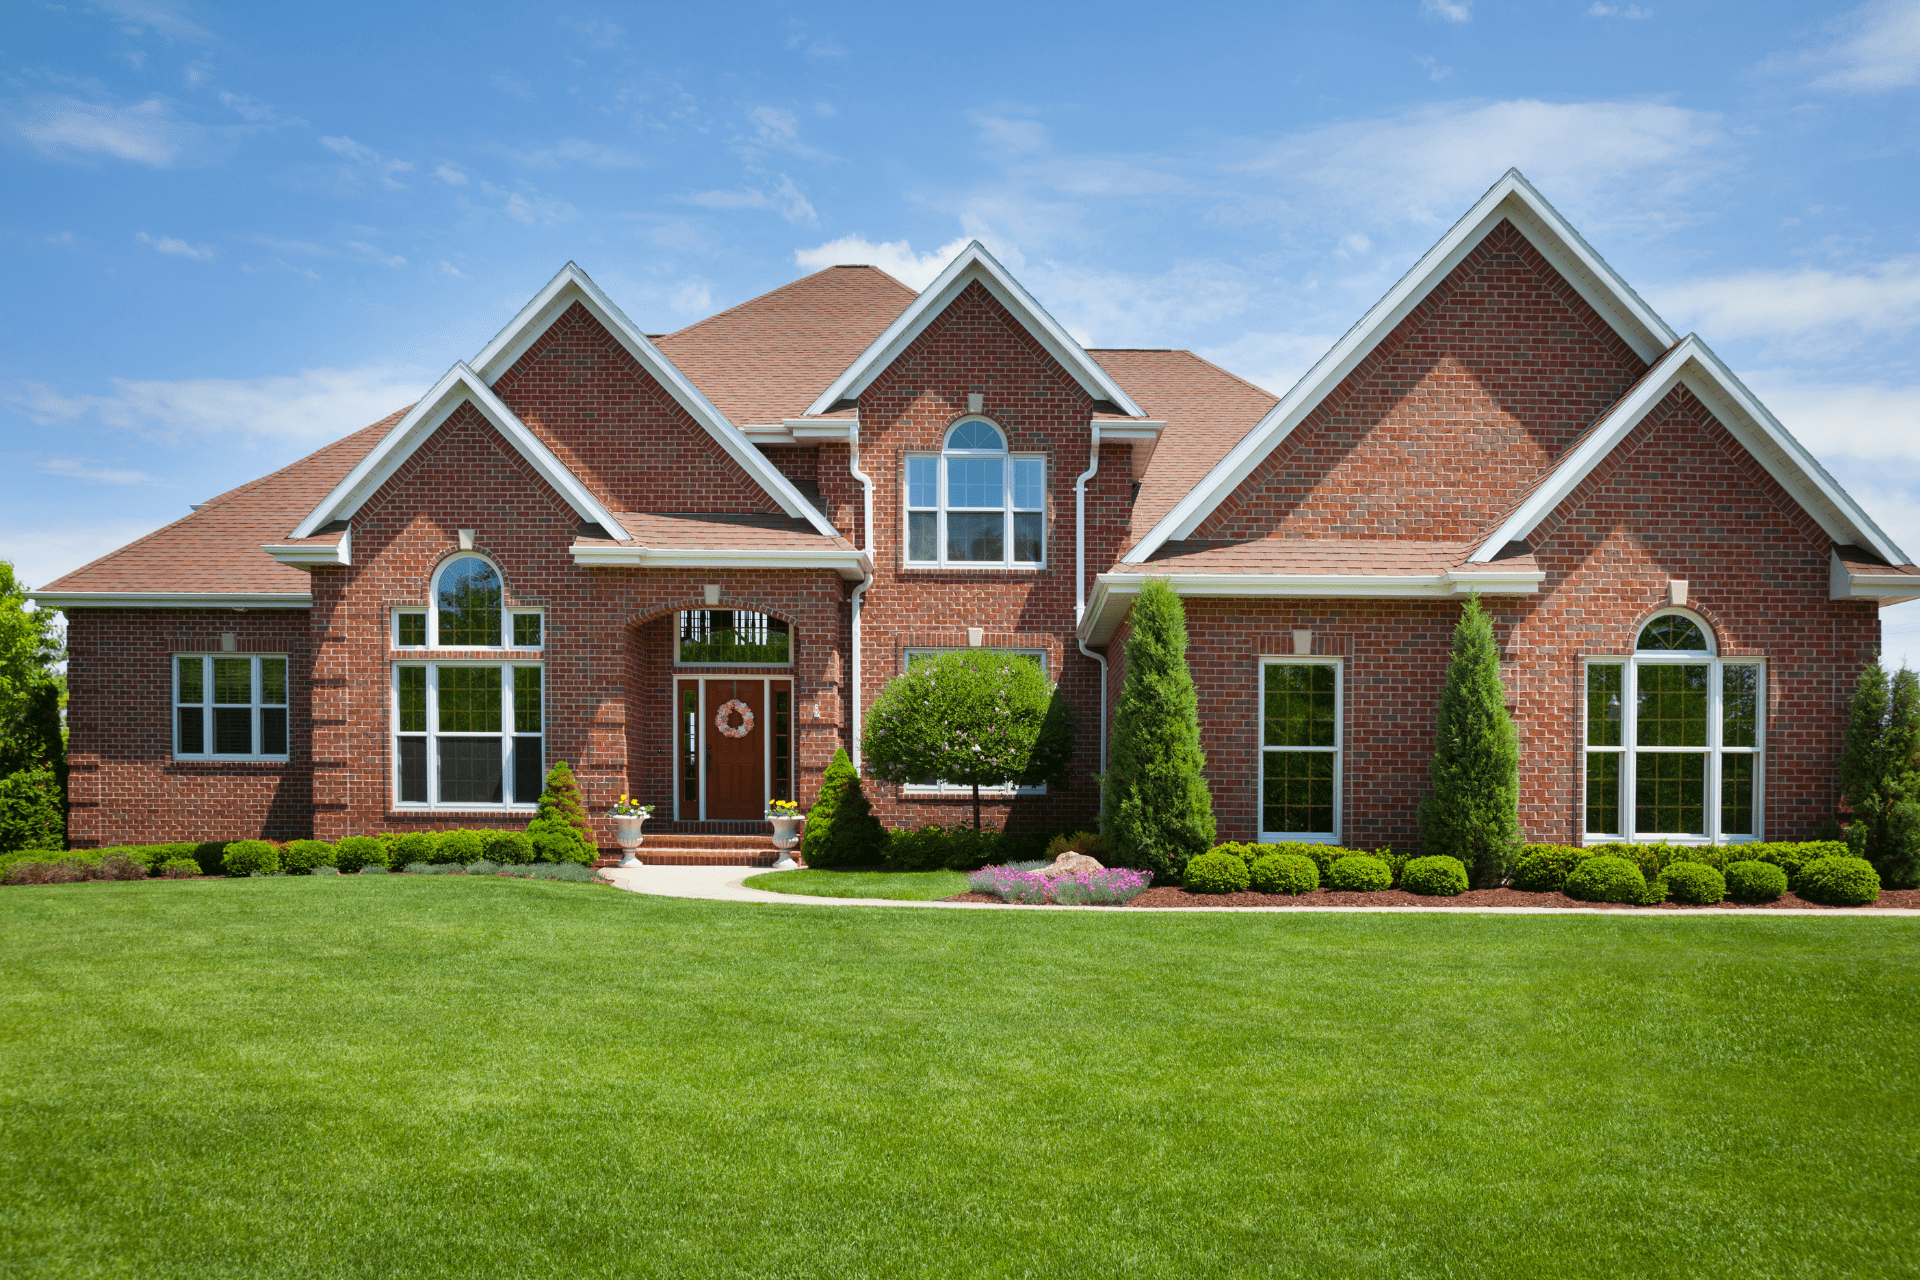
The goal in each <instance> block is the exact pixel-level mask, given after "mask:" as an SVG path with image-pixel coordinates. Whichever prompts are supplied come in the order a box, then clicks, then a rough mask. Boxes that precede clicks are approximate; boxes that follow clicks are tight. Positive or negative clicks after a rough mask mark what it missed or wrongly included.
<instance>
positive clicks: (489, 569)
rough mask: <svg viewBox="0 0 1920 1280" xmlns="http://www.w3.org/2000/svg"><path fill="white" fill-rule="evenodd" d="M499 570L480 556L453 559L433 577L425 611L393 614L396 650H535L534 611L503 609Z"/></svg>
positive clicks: (539, 635)
mask: <svg viewBox="0 0 1920 1280" xmlns="http://www.w3.org/2000/svg"><path fill="white" fill-rule="evenodd" d="M504 594H505V592H504V590H503V586H502V583H501V580H500V570H499V569H498V568H496V567H495V566H494V565H493V564H492V563H491V562H490V561H488V560H485V559H483V558H482V557H480V556H475V555H466V556H459V557H457V558H455V559H452V560H449V561H447V563H445V564H443V565H441V566H440V568H439V569H438V570H437V571H436V572H435V573H434V575H433V579H432V582H431V583H430V585H429V587H428V590H427V600H428V605H427V607H426V608H424V609H421V608H417V607H416V608H406V607H402V608H399V609H395V610H394V612H393V637H392V643H393V647H394V648H396V649H539V648H542V647H544V645H543V635H544V631H545V619H544V617H543V615H542V613H541V611H540V610H538V609H513V608H507V607H505V606H504V600H503V597H504Z"/></svg>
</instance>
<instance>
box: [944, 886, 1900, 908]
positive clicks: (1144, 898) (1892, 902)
mask: <svg viewBox="0 0 1920 1280" xmlns="http://www.w3.org/2000/svg"><path fill="white" fill-rule="evenodd" d="M947 901H948V902H994V903H997V902H999V901H1000V899H999V898H997V897H995V896H994V895H993V894H991V893H963V894H959V895H958V896H956V897H952V898H948V899H947ZM1127 905H1128V906H1130V907H1598V908H1599V909H1601V910H1602V911H1704V910H1707V908H1705V907H1694V906H1686V905H1684V904H1682V903H1678V902H1663V903H1661V904H1660V905H1659V906H1657V907H1637V906H1631V905H1629V904H1627V903H1623V902H1582V901H1580V900H1579V899H1578V898H1569V897H1568V896H1567V895H1566V894H1564V893H1523V892H1521V891H1520V890H1518V889H1469V890H1467V892H1465V893H1463V894H1461V895H1460V896H1459V897H1456V898H1428V897H1423V896H1422V895H1420V894H1417V893H1408V892H1406V891H1405V890H1404V889H1386V890H1383V891H1381V892H1379V893H1338V892H1335V891H1334V890H1332V889H1316V890H1314V891H1313V892H1312V893H1303V894H1301V895H1300V896H1299V897H1297V898H1295V897H1291V896H1289V895H1287V894H1284V893H1252V892H1248V893H1188V892H1187V891H1186V890H1185V889H1182V888H1180V887H1178V886H1177V885H1161V886H1159V887H1158V888H1153V889H1148V890H1147V891H1146V892H1145V893H1143V894H1141V895H1140V896H1139V897H1137V898H1135V899H1134V900H1133V901H1132V902H1129V903H1128V904H1127ZM1715 907H1716V908H1719V909H1731V910H1735V911H1778V910H1781V909H1783V908H1787V907H1793V908H1802V909H1806V910H1811V911H1871V910H1873V909H1874V908H1875V907H1910V908H1920V889H1882V890H1881V891H1880V901H1878V902H1876V903H1873V904H1871V905H1869V906H1865V907H1829V906H1824V905H1822V904H1821V903H1818V902H1808V901H1807V900H1806V899H1805V898H1802V897H1800V896H1799V895H1798V894H1793V893H1789V894H1787V895H1786V896H1785V897H1784V898H1781V899H1780V900H1779V901H1778V902H1759V903H1751V902H1732V901H1728V902H1721V903H1716V904H1715Z"/></svg>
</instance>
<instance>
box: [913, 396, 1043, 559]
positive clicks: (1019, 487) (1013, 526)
mask: <svg viewBox="0 0 1920 1280" xmlns="http://www.w3.org/2000/svg"><path fill="white" fill-rule="evenodd" d="M944 444H945V447H944V448H943V449H942V450H941V451H940V452H939V453H937V454H930V453H929V454H908V455H907V475H906V482H907V483H906V489H907V492H906V498H907V563H908V564H913V565H949V566H956V567H972V566H990V565H1003V566H1009V567H1012V566H1018V567H1022V568H1025V567H1030V566H1031V567H1039V566H1040V565H1042V564H1044V563H1045V562H1046V558H1047V556H1046V543H1047V461H1046V459H1045V458H1041V457H1033V456H1022V455H1020V454H1010V453H1008V452H1007V440H1006V437H1005V436H1003V435H1002V434H1001V433H1000V429H999V428H998V427H996V426H994V425H993V424H992V423H990V422H987V421H986V420H984V419H981V418H966V419H963V420H961V421H960V422H957V423H955V424H954V425H953V426H952V427H951V428H950V429H949V430H948V431H947V438H946V440H945V442H944Z"/></svg>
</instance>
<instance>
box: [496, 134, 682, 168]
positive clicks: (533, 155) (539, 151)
mask: <svg viewBox="0 0 1920 1280" xmlns="http://www.w3.org/2000/svg"><path fill="white" fill-rule="evenodd" d="M501 151H502V153H503V154H505V155H508V156H511V157H512V158H513V159H514V160H515V161H516V162H518V163H520V164H524V165H529V166H532V167H535V168H542V169H552V168H557V167H559V166H560V165H562V164H588V165H593V166H594V167H595V168H599V169H631V168H634V167H636V166H638V165H642V164H645V163H646V159H645V157H643V156H641V155H639V154H638V153H636V152H632V151H628V150H627V149H625V148H624V147H613V146H608V145H607V144H605V143H603V142H589V141H588V140H587V139H585V138H562V139H560V140H559V141H558V142H556V143H554V144H553V145H552V146H549V147H527V148H522V149H520V150H514V149H512V148H501Z"/></svg>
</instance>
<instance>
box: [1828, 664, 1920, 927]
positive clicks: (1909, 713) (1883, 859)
mask: <svg viewBox="0 0 1920 1280" xmlns="http://www.w3.org/2000/svg"><path fill="white" fill-rule="evenodd" d="M1840 794H1841V796H1842V797H1843V798H1844V799H1845V800H1846V802H1847V807H1848V808H1849V809H1850V810H1852V814H1853V822H1852V825H1850V826H1849V827H1848V828H1847V843H1848V844H1849V845H1850V846H1852V848H1853V850H1854V852H1855V853H1856V854H1857V855H1858V856H1860V857H1862V858H1865V859H1866V860H1867V861H1868V862H1871V863H1872V864H1873V869H1874V870H1875V871H1877V872H1879V873H1880V880H1881V883H1882V884H1884V885H1886V886H1887V887H1888V888H1890V889H1896V888H1899V889H1903V888H1908V887H1910V886H1912V885H1913V884H1914V882H1915V880H1916V879H1920V677H1916V676H1915V674H1914V673H1913V672H1912V671H1909V670H1908V669H1907V668H1905V667H1901V668H1900V670H1898V671H1896V672H1895V673H1894V674H1893V677H1892V678H1891V679H1889V678H1888V677H1887V673H1886V671H1885V670H1884V669H1882V667H1881V666H1880V664H1879V663H1877V662H1876V663H1874V664H1873V665H1871V666H1869V667H1868V668H1867V669H1866V670H1864V671H1862V672H1861V673H1860V680H1859V683H1858V684H1857V685H1856V686H1855V687H1854V694H1853V708H1852V711H1851V713H1850V715H1849V717H1848V722H1847V745H1846V749H1845V751H1844V752H1843V754H1842V755H1841V757H1840Z"/></svg>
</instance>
